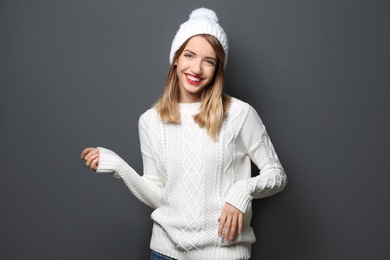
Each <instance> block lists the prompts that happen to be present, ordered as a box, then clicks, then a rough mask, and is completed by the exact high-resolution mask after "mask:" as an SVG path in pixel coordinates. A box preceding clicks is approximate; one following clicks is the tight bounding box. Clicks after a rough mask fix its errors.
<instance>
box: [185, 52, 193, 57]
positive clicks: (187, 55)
mask: <svg viewBox="0 0 390 260" xmlns="http://www.w3.org/2000/svg"><path fill="white" fill-rule="evenodd" d="M184 57H186V58H192V54H191V53H185V54H184Z"/></svg>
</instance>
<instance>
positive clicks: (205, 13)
mask: <svg viewBox="0 0 390 260" xmlns="http://www.w3.org/2000/svg"><path fill="white" fill-rule="evenodd" d="M200 17H207V18H209V19H210V20H211V21H213V22H214V23H218V17H217V15H216V14H215V13H214V11H213V10H210V9H207V8H204V7H202V8H198V9H195V10H194V11H192V13H191V14H190V19H193V18H200Z"/></svg>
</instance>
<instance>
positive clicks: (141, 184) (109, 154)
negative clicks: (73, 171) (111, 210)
mask: <svg viewBox="0 0 390 260" xmlns="http://www.w3.org/2000/svg"><path fill="white" fill-rule="evenodd" d="M139 125H140V127H139V135H140V143H141V152H142V159H143V164H144V174H143V176H140V175H139V174H138V173H137V172H136V171H135V170H134V169H133V168H132V167H130V166H129V165H128V164H127V163H126V162H125V161H124V160H123V159H122V158H121V157H120V156H118V155H117V154H116V153H114V152H113V151H111V150H108V149H106V148H103V147H98V148H86V149H84V151H83V152H82V153H81V158H82V159H84V160H85V161H86V165H87V166H89V167H90V168H92V169H93V170H95V171H96V172H97V173H111V174H113V175H114V177H117V178H121V179H122V180H123V181H124V182H125V184H126V186H127V187H128V188H129V189H130V191H131V192H132V193H133V194H134V195H135V196H136V197H137V198H138V199H139V200H140V201H142V202H143V203H145V204H146V205H148V206H150V207H152V208H158V207H160V206H161V205H162V202H161V196H162V192H163V189H164V183H163V181H162V180H161V178H160V174H159V173H158V170H157V167H156V161H155V160H154V157H153V155H152V153H151V152H150V150H151V148H150V143H149V141H148V137H147V134H146V130H145V128H144V127H141V124H139Z"/></svg>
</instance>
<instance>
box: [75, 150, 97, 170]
mask: <svg viewBox="0 0 390 260" xmlns="http://www.w3.org/2000/svg"><path fill="white" fill-rule="evenodd" d="M80 157H81V159H83V160H85V161H86V162H85V164H86V165H87V166H88V167H90V168H91V169H92V170H94V171H97V168H98V165H99V149H98V148H91V147H88V148H85V149H84V150H83V151H82V152H81V155H80Z"/></svg>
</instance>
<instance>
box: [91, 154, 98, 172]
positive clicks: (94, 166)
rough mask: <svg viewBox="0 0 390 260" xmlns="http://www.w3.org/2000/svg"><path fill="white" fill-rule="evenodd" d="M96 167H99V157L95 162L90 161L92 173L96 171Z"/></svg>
mask: <svg viewBox="0 0 390 260" xmlns="http://www.w3.org/2000/svg"><path fill="white" fill-rule="evenodd" d="M98 166H99V157H97V158H96V159H95V160H93V161H92V163H91V166H90V167H91V168H92V169H93V170H94V171H97V168H98Z"/></svg>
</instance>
